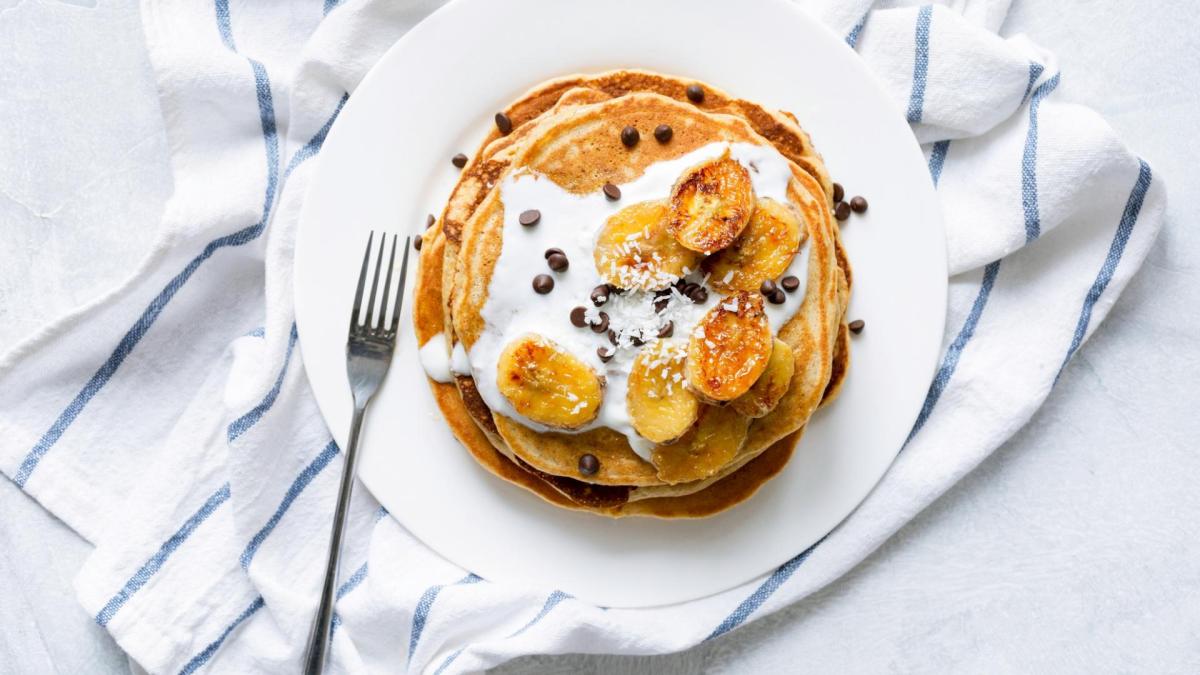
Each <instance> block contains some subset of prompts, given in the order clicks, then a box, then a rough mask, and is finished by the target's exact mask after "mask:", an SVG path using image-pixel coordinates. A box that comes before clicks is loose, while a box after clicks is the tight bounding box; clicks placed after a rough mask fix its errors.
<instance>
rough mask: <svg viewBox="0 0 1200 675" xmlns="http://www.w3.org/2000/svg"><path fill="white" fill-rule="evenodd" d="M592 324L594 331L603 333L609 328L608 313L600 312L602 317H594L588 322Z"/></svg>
mask: <svg viewBox="0 0 1200 675" xmlns="http://www.w3.org/2000/svg"><path fill="white" fill-rule="evenodd" d="M588 323H589V324H591V326H592V332H593V333H603V332H605V331H607V330H608V314H606V313H604V312H600V317H599V318H597V319H592V320H591V321H589V322H588Z"/></svg>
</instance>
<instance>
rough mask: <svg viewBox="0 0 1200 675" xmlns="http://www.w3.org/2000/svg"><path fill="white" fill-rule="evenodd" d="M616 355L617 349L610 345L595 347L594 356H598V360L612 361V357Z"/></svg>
mask: <svg viewBox="0 0 1200 675" xmlns="http://www.w3.org/2000/svg"><path fill="white" fill-rule="evenodd" d="M616 355H617V350H615V349H613V348H611V347H596V356H599V357H600V360H601V361H603V362H605V363H608V362H609V361H612V358H613V357H614V356H616Z"/></svg>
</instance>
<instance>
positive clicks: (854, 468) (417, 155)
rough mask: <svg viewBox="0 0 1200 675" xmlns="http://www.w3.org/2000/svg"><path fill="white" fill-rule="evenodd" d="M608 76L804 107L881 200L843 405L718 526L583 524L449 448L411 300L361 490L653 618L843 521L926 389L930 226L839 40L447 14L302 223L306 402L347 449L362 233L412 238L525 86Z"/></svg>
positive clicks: (938, 312)
mask: <svg viewBox="0 0 1200 675" xmlns="http://www.w3.org/2000/svg"><path fill="white" fill-rule="evenodd" d="M621 67H630V68H646V69H650V70H656V71H659V72H663V73H668V74H676V75H681V76H685V77H694V78H696V79H698V80H701V81H703V82H708V83H711V84H712V85H713V86H716V87H719V88H721V89H724V90H726V91H728V92H730V93H731V94H733V95H735V96H738V97H742V98H746V99H749V100H751V101H756V102H759V103H762V104H764V105H766V106H769V107H775V108H780V109H783V110H790V111H792V112H794V113H795V114H796V117H797V118H799V120H800V124H801V125H802V126H803V127H804V128H805V129H806V130H807V131H808V132H809V133H810V134H811V135H812V138H813V142H814V144H815V145H816V147H817V149H818V150H819V151H820V152H821V153H822V154H823V155H824V157H825V160H826V162H827V163H828V166H829V170H830V172H831V173H832V175H833V176H834V177H836V179H837V180H838V181H839V182H841V183H842V184H843V185H846V186H847V189H848V190H849V194H862V195H865V196H866V197H867V198H868V199H869V200H870V210H869V211H868V212H867V213H866V214H864V215H862V216H854V217H852V218H851V219H850V220H849V221H848V222H847V225H846V228H845V230H844V238H845V243H846V247H847V249H848V251H849V256H850V261H851V263H852V265H853V268H854V291H853V300H852V302H851V306H850V317H851V318H860V317H861V318H863V319H865V320H866V322H867V328H866V331H864V332H863V334H862V335H861V336H858V337H856V338H854V339H853V345H852V358H851V367H850V374H849V380H848V381H847V383H846V386H845V389H844V391H843V392H842V395H841V397H840V398H838V399H837V401H836V402H835V403H834V404H833V405H831V406H830V407H828V408H826V409H824V410H821V411H819V412H818V413H817V415H816V416H815V417H814V418H813V420H812V423H811V424H809V428H808V431H807V432H806V433H805V435H804V438H803V440H802V441H801V442H800V445H799V447H798V448H797V449H796V453H795V455H794V456H793V457H792V460H791V462H790V463H789V464H788V466H787V468H786V469H785V470H784V471H783V472H782V474H780V475H779V476H778V477H776V478H775V479H774V480H772V481H770V482H769V483H767V484H766V485H765V486H764V487H763V488H762V489H761V490H760V491H759V492H758V494H756V495H755V496H754V497H753V498H751V499H750V500H748V501H746V502H745V503H743V504H741V505H739V506H737V507H735V508H733V509H731V510H729V511H727V512H725V513H722V514H719V515H717V516H714V517H711V518H707V519H702V520H694V521H664V520H657V519H649V518H626V519H621V520H612V519H608V518H602V517H597V516H595V515H591V514H587V513H576V512H572V511H567V510H564V509H560V508H557V507H554V506H550V505H549V504H546V503H544V502H543V501H542V500H541V499H539V498H537V497H535V496H533V495H531V494H529V493H527V492H525V491H524V490H522V489H520V488H517V487H515V486H513V485H510V484H508V483H506V482H504V481H502V480H500V479H498V478H495V477H493V476H492V475H491V474H489V473H487V472H486V471H485V470H484V469H483V468H481V467H480V466H479V465H477V464H476V463H475V461H474V460H473V459H472V458H471V456H470V455H469V454H468V453H467V452H466V450H464V449H463V448H462V447H461V446H460V445H459V444H458V442H457V441H456V440H455V438H454V437H453V436H452V435H451V433H450V431H449V429H448V428H447V427H446V425H445V424H444V423H443V421H442V417H441V414H440V413H439V412H438V410H437V407H436V405H435V403H434V401H433V397H432V395H431V394H430V392H429V388H428V385H427V383H426V380H425V376H424V373H423V371H422V370H421V366H420V365H419V363H418V360H417V345H416V343H415V339H414V337H413V335H412V328H411V319H410V317H409V315H408V311H409V310H410V306H409V305H411V302H407V303H406V305H405V316H404V317H402V326H403V333H404V339H403V340H402V341H401V342H400V344H399V346H398V347H397V353H396V356H395V359H394V361H393V363H392V367H391V371H390V372H389V373H388V377H387V381H386V382H385V383H384V386H383V388H382V390H381V391H380V393H379V396H378V397H377V398H376V399H375V401H374V403H373V404H372V407H371V411H370V413H369V414H368V415H367V423H366V428H365V430H364V436H363V444H364V445H363V456H362V458H361V460H360V461H361V463H360V469H359V475H360V477H361V478H362V481H363V483H365V484H366V486H367V488H368V489H370V490H371V492H372V493H374V495H375V496H376V497H377V498H378V499H379V501H380V502H381V503H382V504H383V505H384V506H386V507H387V508H388V510H389V511H391V513H392V515H393V516H395V517H396V518H397V519H398V520H399V521H400V523H402V524H403V525H404V527H406V528H408V530H409V531H410V532H412V533H413V534H414V535H415V536H416V537H418V538H419V539H421V540H422V541H423V542H425V543H426V544H428V545H429V546H430V548H432V549H433V550H435V551H437V552H438V553H440V554H441V555H443V556H444V557H446V558H447V559H449V560H451V561H453V562H455V563H457V564H458V565H460V566H462V567H464V568H466V569H468V570H471V571H472V572H475V573H476V574H478V575H480V576H482V577H483V578H485V579H488V580H491V581H496V582H508V583H518V584H524V585H526V586H532V587H536V588H539V589H545V590H549V589H560V590H562V591H565V592H567V593H569V594H571V595H573V596H575V597H578V598H581V599H583V600H587V601H591V602H594V603H596V604H599V605H602V606H610V607H645V606H652V605H663V604H670V603H677V602H683V601H686V600H691V599H695V598H700V597H703V596H706V595H710V594H713V593H717V592H719V591H723V590H726V589H729V588H732V587H734V586H737V585H738V584H741V583H744V582H746V581H749V580H751V579H754V578H755V577H758V576H760V575H762V574H764V573H767V572H769V571H771V570H772V569H773V568H774V567H776V566H777V565H779V564H781V563H783V562H785V561H786V560H788V559H789V558H791V557H793V556H795V555H796V554H797V553H799V552H800V551H803V550H804V549H806V548H807V547H809V546H810V545H812V544H813V542H815V541H817V540H818V539H820V538H821V537H822V536H823V535H825V534H826V533H827V532H829V531H830V530H831V529H833V527H834V526H836V525H837V524H838V523H839V522H840V521H841V520H842V519H843V518H845V517H846V516H847V515H848V514H849V513H850V512H851V511H852V510H854V508H855V507H856V506H857V505H858V503H859V502H861V501H862V500H863V498H865V497H866V496H867V494H868V493H869V492H870V491H871V489H872V487H873V486H874V485H875V483H876V482H877V481H878V480H879V479H880V477H881V476H882V475H883V473H884V471H885V470H886V469H887V467H888V465H889V464H890V463H891V462H892V460H893V459H894V458H895V456H896V453H897V452H898V451H899V450H900V447H901V445H902V444H903V443H904V440H905V437H906V435H907V434H908V432H909V429H910V428H911V427H912V424H913V420H914V419H915V418H916V416H917V412H918V410H919V409H920V407H921V403H922V401H923V399H924V396H925V392H926V390H927V388H928V386H929V382H930V380H931V378H932V375H933V372H934V367H935V366H936V361H937V358H938V354H939V349H940V343H941V339H942V329H943V323H944V321H945V308H946V257H945V237H944V234H943V230H942V225H941V213H940V210H939V207H938V203H937V200H936V197H935V195H934V191H933V186H932V185H931V183H930V179H929V172H928V170H927V168H926V165H925V161H924V158H923V157H922V154H921V151H920V148H919V147H918V145H917V143H916V142H915V140H914V138H913V135H912V133H911V131H910V130H909V127H908V125H907V124H906V123H905V121H904V115H903V114H902V112H901V111H900V110H899V109H898V108H897V106H896V105H895V104H894V103H893V102H892V101H891V100H889V99H888V98H887V96H886V95H885V94H884V92H883V90H882V89H881V88H880V86H879V85H878V84H877V82H876V81H875V79H874V77H873V76H872V75H871V74H870V73H869V72H868V71H867V70H866V68H865V67H864V66H863V64H862V63H861V61H860V59H859V58H858V57H857V56H856V55H855V54H854V53H853V51H851V50H850V49H849V48H848V47H847V46H846V44H845V43H844V42H843V40H842V39H841V38H840V37H839V36H836V35H834V34H832V33H831V32H829V31H828V30H827V29H826V28H825V27H823V26H821V25H820V24H818V23H817V21H816V20H814V19H812V18H811V17H809V16H808V15H806V14H805V13H804V12H803V11H802V10H801V9H799V8H798V7H796V6H795V5H794V4H793V3H792V2H789V1H788V0H757V1H755V2H737V3H733V2H723V1H721V0H660V1H657V2H643V1H641V0H609V1H607V2H604V3H587V4H584V3H574V2H553V1H551V0H508V1H506V2H493V1H489V0H456V1H454V2H451V3H450V4H448V5H446V6H445V7H443V8H442V9H440V10H439V11H437V12H435V13H434V14H433V15H431V16H430V17H429V18H427V19H426V20H425V21H423V22H422V23H421V24H420V25H418V26H416V27H415V28H413V29H412V30H411V31H409V32H408V34H406V35H405V36H404V38H403V39H402V40H400V41H399V42H398V43H396V45H395V46H394V47H392V49H391V50H390V51H388V53H387V54H386V55H385V56H384V57H383V59H382V60H381V61H380V62H379V63H378V65H376V66H375V68H374V69H373V70H372V71H371V72H370V74H369V75H368V76H367V77H366V79H364V80H363V82H362V84H361V85H360V86H359V87H358V89H357V90H356V91H355V92H354V95H353V96H352V97H351V98H350V100H349V102H348V103H347V104H346V107H345V109H344V110H343V111H342V113H341V116H340V118H339V119H338V121H337V123H336V124H335V125H334V127H333V129H332V131H331V132H330V134H329V137H328V140H326V142H325V145H324V149H323V150H322V151H321V156H320V160H319V162H320V163H319V166H318V167H317V169H316V174H315V176H314V178H313V180H312V183H311V187H310V188H309V191H308V196H307V199H306V200H305V203H304V210H303V213H302V215H301V220H300V231H299V234H298V238H299V240H298V243H297V249H296V275H295V276H296V280H295V284H296V320H297V323H298V325H299V331H300V343H301V346H302V349H303V353H304V361H305V366H306V368H307V370H308V376H309V378H310V380H311V381H312V386H313V391H314V392H315V394H316V397H317V402H318V403H319V405H320V408H321V412H322V413H323V414H324V416H325V419H326V421H327V422H328V424H329V427H330V429H332V430H333V432H334V435H335V437H336V438H337V440H338V442H339V443H343V444H344V441H345V440H346V434H347V428H348V426H349V422H350V413H351V406H350V396H349V388H348V384H347V381H346V366H345V356H344V354H345V352H344V349H345V342H346V334H345V326H346V322H347V318H348V317H349V313H350V304H351V300H352V297H353V292H354V285H355V281H356V278H357V270H358V266H359V264H360V261H361V256H362V251H363V245H364V243H365V241H366V238H367V231H368V230H370V229H385V230H389V231H393V232H395V231H398V232H400V233H402V234H405V233H415V232H417V231H419V230H420V229H421V228H423V227H424V223H425V215H426V214H427V213H440V212H441V210H442V207H443V205H444V203H445V200H446V198H447V196H448V195H449V192H450V189H451V187H452V186H453V183H454V180H455V178H456V176H457V175H458V170H457V169H455V168H453V167H452V166H451V164H450V161H449V160H450V157H451V156H452V155H454V154H455V153H457V152H464V153H472V152H474V151H475V149H476V147H477V145H478V143H479V141H480V139H481V138H482V137H483V135H484V133H485V131H486V130H487V128H488V125H489V124H491V123H492V122H491V119H492V115H493V114H494V112H495V111H497V110H500V109H501V108H503V107H504V106H505V105H506V104H507V103H508V102H509V101H511V100H513V99H514V98H516V97H517V96H518V95H520V94H521V93H523V92H524V91H526V90H527V89H528V88H530V87H531V86H533V85H535V84H538V83H539V82H541V81H543V80H545V79H547V78H551V77H555V76H559V75H567V74H571V73H576V72H597V71H601V70H608V69H612V68H621ZM410 278H411V275H410ZM410 292H411V284H410Z"/></svg>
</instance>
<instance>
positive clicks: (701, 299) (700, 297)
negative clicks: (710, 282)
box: [687, 286, 708, 305]
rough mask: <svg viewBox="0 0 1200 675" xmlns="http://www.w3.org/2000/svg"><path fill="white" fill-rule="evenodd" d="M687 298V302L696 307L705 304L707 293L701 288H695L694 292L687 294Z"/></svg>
mask: <svg viewBox="0 0 1200 675" xmlns="http://www.w3.org/2000/svg"><path fill="white" fill-rule="evenodd" d="M687 296H688V299H689V300H691V301H692V302H694V303H696V304H697V305H703V304H704V303H705V302H708V291H706V290H705V289H704V287H703V286H700V287H697V288H696V290H695V291H694V292H692V293H688V294H687Z"/></svg>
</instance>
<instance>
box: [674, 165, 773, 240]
mask: <svg viewBox="0 0 1200 675" xmlns="http://www.w3.org/2000/svg"><path fill="white" fill-rule="evenodd" d="M753 210H754V185H753V184H752V183H751V182H750V172H749V171H746V167H744V166H742V165H741V164H739V163H738V162H737V160H735V159H732V158H731V157H730V156H729V152H728V151H726V152H725V154H724V155H721V156H720V157H718V158H717V159H713V160H709V161H707V162H703V163H701V164H697V165H696V166H693V167H692V168H690V169H688V170H687V171H684V172H683V175H682V176H680V177H679V180H678V181H676V183H675V187H673V188H671V206H670V214H669V215H668V220H667V230H668V231H669V232H670V233H671V235H672V236H674V237H675V239H676V240H677V241H678V242H679V243H680V244H682V245H683V246H684V248H689V249H691V250H693V251H699V252H700V253H704V254H709V253H713V252H714V251H719V250H721V249H723V248H725V247H726V246H729V245H730V244H732V243H733V240H734V239H737V236H738V235H739V234H741V233H742V230H744V229H746V224H747V223H749V222H750V213H751V212H752V211H753Z"/></svg>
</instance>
